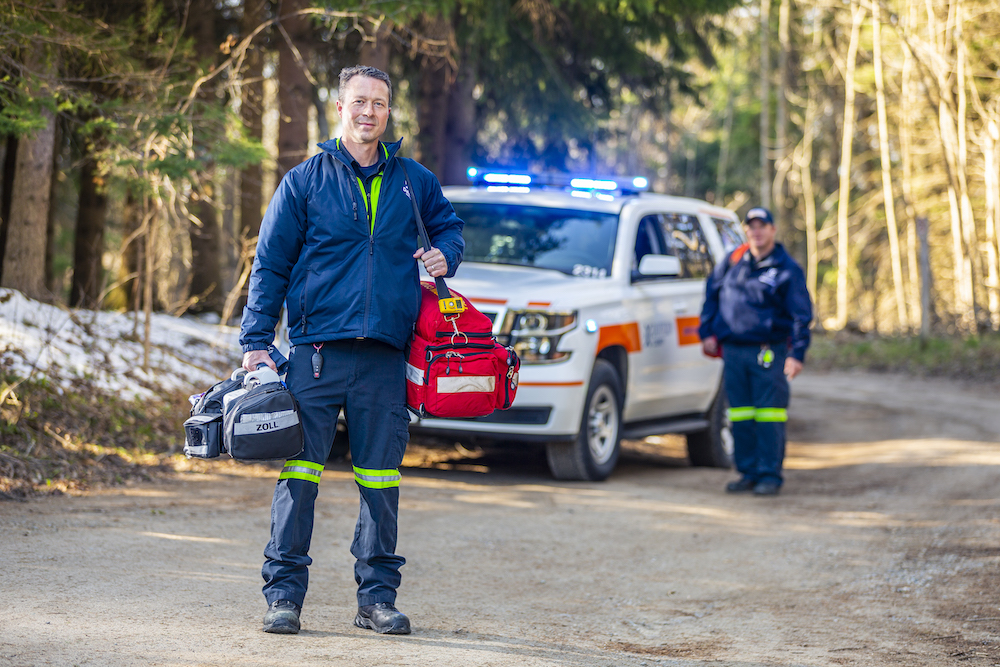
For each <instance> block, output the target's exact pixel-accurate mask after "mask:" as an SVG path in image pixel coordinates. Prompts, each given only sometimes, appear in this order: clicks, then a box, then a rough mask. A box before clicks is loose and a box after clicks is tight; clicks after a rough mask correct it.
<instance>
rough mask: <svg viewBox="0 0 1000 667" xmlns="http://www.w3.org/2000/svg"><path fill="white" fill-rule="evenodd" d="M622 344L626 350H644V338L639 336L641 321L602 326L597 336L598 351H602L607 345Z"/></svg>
mask: <svg viewBox="0 0 1000 667" xmlns="http://www.w3.org/2000/svg"><path fill="white" fill-rule="evenodd" d="M612 345H620V346H622V347H624V348H625V351H626V352H639V351H640V350H642V339H641V338H640V337H639V323H638V322H628V323H626V324H609V325H607V326H603V327H601V328H600V333H599V335H598V337H597V351H598V352H600V351H601V350H603V349H604V348H606V347H611V346H612Z"/></svg>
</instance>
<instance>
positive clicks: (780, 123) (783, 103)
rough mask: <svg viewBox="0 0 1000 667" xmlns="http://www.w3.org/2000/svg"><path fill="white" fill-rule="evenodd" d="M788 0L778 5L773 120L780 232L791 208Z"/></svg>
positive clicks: (789, 11) (789, 9) (776, 195)
mask: <svg viewBox="0 0 1000 667" xmlns="http://www.w3.org/2000/svg"><path fill="white" fill-rule="evenodd" d="M791 4H792V2H791V0H781V4H780V5H779V6H778V44H779V51H778V90H777V94H776V95H775V97H776V100H777V102H776V104H777V106H776V109H775V119H774V130H775V147H774V149H775V155H774V162H775V164H776V165H777V168H776V170H775V172H776V173H775V177H774V194H773V197H774V209H775V210H774V213H775V215H776V216H777V220H778V228H779V229H790V228H791V225H790V224H789V223H790V221H791V209H790V207H789V205H788V204H789V202H788V179H787V174H788V172H789V171H790V170H791V165H790V164H789V163H788V154H789V151H788V148H789V147H788V90H789V86H790V83H791V82H790V81H789V69H788V58H789V54H790V52H791V49H792V45H791V41H790V39H789V35H788V32H789V26H788V24H789V21H790V16H791Z"/></svg>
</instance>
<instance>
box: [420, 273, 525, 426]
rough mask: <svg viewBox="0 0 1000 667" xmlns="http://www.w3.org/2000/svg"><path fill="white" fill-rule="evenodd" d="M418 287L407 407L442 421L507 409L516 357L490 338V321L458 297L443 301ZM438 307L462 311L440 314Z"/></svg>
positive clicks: (427, 288) (428, 288)
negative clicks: (449, 305) (446, 305)
mask: <svg viewBox="0 0 1000 667" xmlns="http://www.w3.org/2000/svg"><path fill="white" fill-rule="evenodd" d="M420 286H421V302H420V313H419V315H418V316H417V322H416V324H415V325H414V327H413V338H411V339H410V345H409V348H408V349H407V359H406V404H407V405H408V406H409V408H410V409H411V410H413V411H414V412H416V413H417V414H418V415H420V416H421V417H441V418H447V419H456V418H469V417H484V416H486V415H488V414H490V413H491V412H493V411H494V410H506V409H507V408H509V407H510V406H511V403H513V402H514V395H515V394H516V393H517V377H518V371H519V369H520V367H521V361H520V360H519V359H518V357H517V353H515V352H514V350H513V349H512V348H509V347H504V346H503V345H501V344H500V343H498V342H497V341H496V339H495V338H493V333H492V323H491V322H490V319H489V318H488V317H486V316H485V315H483V314H482V313H480V312H479V311H478V310H476V309H475V308H474V307H473V306H472V305H471V304H469V303H468V301H467V300H465V299H464V298H462V296H461V295H460V294H458V293H457V292H450V293H449V296H447V297H444V298H443V299H442V298H439V295H438V290H437V288H436V287H435V286H434V285H433V284H431V283H426V282H422V283H420ZM446 289H447V288H446ZM441 301H448V302H450V303H452V304H455V303H457V304H459V307H460V308H461V310H458V309H457V308H456V309H453V312H442V306H441V304H440V302H441ZM455 310H457V311H458V312H454V311H455Z"/></svg>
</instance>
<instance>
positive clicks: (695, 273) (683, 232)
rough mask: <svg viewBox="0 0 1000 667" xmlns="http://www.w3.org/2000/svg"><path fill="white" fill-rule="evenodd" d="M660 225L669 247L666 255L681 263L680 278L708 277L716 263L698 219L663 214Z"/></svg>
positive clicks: (682, 215) (685, 215)
mask: <svg viewBox="0 0 1000 667" xmlns="http://www.w3.org/2000/svg"><path fill="white" fill-rule="evenodd" d="M660 225H661V227H662V228H663V238H664V240H665V241H666V245H667V250H666V253H665V254H667V255H674V256H675V257H677V259H679V260H680V262H681V275H680V277H681V278H705V277H707V276H708V274H710V273H711V272H712V267H713V266H714V262H713V261H712V253H711V252H709V249H708V241H706V240H705V234H704V233H703V232H702V231H701V223H699V222H698V217H697V216H695V215H687V214H685V213H663V214H661V215H660Z"/></svg>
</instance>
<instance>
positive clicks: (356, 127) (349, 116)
mask: <svg viewBox="0 0 1000 667" xmlns="http://www.w3.org/2000/svg"><path fill="white" fill-rule="evenodd" d="M337 113H338V114H339V115H340V120H341V122H342V123H343V124H344V136H343V138H344V141H346V142H348V143H355V144H361V145H364V144H371V143H374V142H376V141H378V139H379V137H381V136H382V135H383V134H384V133H385V126H386V124H387V123H388V122H389V86H387V85H386V84H385V82H384V81H379V80H378V79H373V78H371V77H368V76H361V75H358V76H355V77H353V78H352V79H351V80H350V81H348V82H347V86H346V87H345V88H344V96H343V99H339V100H337Z"/></svg>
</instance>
